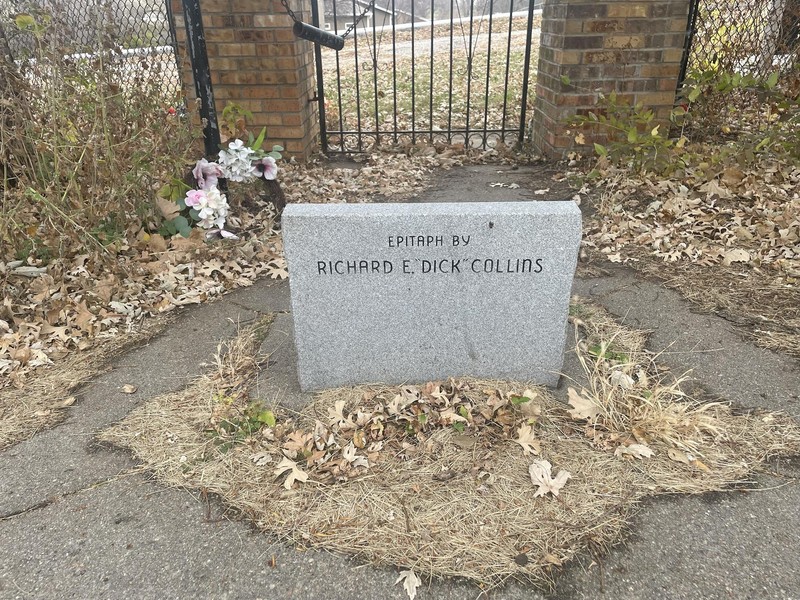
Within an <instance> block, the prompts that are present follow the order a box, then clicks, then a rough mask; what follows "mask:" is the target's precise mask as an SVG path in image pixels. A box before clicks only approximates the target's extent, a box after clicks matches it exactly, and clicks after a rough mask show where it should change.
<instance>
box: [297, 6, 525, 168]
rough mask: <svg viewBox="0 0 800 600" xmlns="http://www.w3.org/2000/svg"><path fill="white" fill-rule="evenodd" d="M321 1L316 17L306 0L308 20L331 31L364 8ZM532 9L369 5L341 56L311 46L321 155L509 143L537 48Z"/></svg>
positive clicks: (520, 122)
mask: <svg viewBox="0 0 800 600" xmlns="http://www.w3.org/2000/svg"><path fill="white" fill-rule="evenodd" d="M323 2H324V5H323V6H324V10H323V11H320V10H319V8H318V4H317V2H316V0H312V20H313V23H314V25H315V26H316V27H319V28H320V29H324V30H328V31H331V32H333V33H336V34H338V35H341V34H342V33H343V32H344V31H346V30H347V28H348V27H349V26H350V25H351V24H352V23H353V22H354V21H355V20H356V19H357V17H358V15H360V14H361V13H363V12H364V10H365V9H367V8H368V7H369V1H368V0H323ZM323 2H320V4H322V3H323ZM534 9H535V6H534V3H533V0H530V1H529V0H377V2H375V4H374V5H373V6H372V8H371V10H369V11H368V12H367V13H366V15H365V18H363V19H362V20H361V21H359V22H358V24H357V26H356V28H355V30H354V31H353V34H352V35H351V36H350V37H348V38H347V42H346V45H345V48H344V49H343V50H341V51H340V52H335V51H334V50H331V49H328V48H322V49H320V47H319V46H317V47H316V66H317V98H318V101H319V114H320V129H321V138H322V150H323V152H326V153H331V152H367V151H370V150H371V149H373V148H375V147H377V146H382V145H384V146H385V145H397V144H404V143H412V144H413V143H417V142H420V141H424V140H427V141H429V142H431V143H436V142H444V143H448V144H455V143H464V144H468V145H469V146H472V147H476V148H488V147H491V146H493V145H495V144H497V143H498V142H500V143H503V144H506V145H513V144H516V143H517V142H518V141H519V140H521V139H523V137H524V132H525V125H526V112H527V104H528V97H529V93H528V92H529V73H530V65H531V60H532V59H535V54H536V53H537V52H538V50H537V49H538V33H539V32H538V30H536V31H535V30H534V19H535V15H536V11H535V10H534ZM534 35H536V39H534Z"/></svg>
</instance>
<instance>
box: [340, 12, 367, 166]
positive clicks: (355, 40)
mask: <svg viewBox="0 0 800 600" xmlns="http://www.w3.org/2000/svg"><path fill="white" fill-rule="evenodd" d="M335 1H336V0H334V2H335ZM352 5H353V15H352V17H353V23H355V18H356V15H357V14H358V13H357V12H356V0H352ZM352 35H353V57H354V59H355V67H356V130H357V131H358V134H357V139H358V151H359V152H361V151H362V150H363V149H364V147H363V141H362V139H361V78H360V74H359V72H358V27H357V26H354V27H353V33H352ZM342 139H344V137H343V138H342Z"/></svg>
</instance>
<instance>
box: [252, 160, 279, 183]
mask: <svg viewBox="0 0 800 600" xmlns="http://www.w3.org/2000/svg"><path fill="white" fill-rule="evenodd" d="M253 166H254V167H255V169H256V173H258V177H263V178H264V179H268V180H273V179H275V177H276V176H277V175H278V165H277V164H276V163H275V159H274V158H272V157H271V156H265V157H264V158H262V159H261V160H257V161H256V162H254V163H253Z"/></svg>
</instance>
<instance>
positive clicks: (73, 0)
mask: <svg viewBox="0 0 800 600" xmlns="http://www.w3.org/2000/svg"><path fill="white" fill-rule="evenodd" d="M20 15H31V17H32V18H33V19H34V20H35V22H36V23H37V25H39V26H42V27H43V28H44V29H43V31H42V36H41V37H38V38H37V33H36V32H34V31H33V29H32V27H30V26H27V23H28V21H26V20H20V19H19V17H20ZM0 25H2V34H3V36H4V39H5V42H6V43H7V50H8V51H9V52H10V54H11V58H12V59H14V60H15V61H17V63H18V64H20V65H21V66H22V65H24V63H25V62H26V61H30V60H34V59H35V58H36V55H37V52H39V49H37V45H38V44H42V43H46V44H47V46H48V50H49V51H50V52H51V54H52V51H53V50H56V49H57V51H58V52H60V53H61V55H62V57H63V58H64V59H66V60H71V61H80V60H85V61H90V62H91V61H92V60H94V59H95V58H97V57H98V56H100V55H101V54H102V56H103V57H104V58H106V62H107V63H108V64H109V65H112V66H113V69H114V73H115V76H116V78H117V80H118V81H119V83H120V84H123V85H129V86H130V85H135V84H141V83H142V82H143V81H146V82H147V84H148V85H150V86H156V87H158V88H160V89H161V91H162V92H163V95H164V97H165V99H169V100H177V98H178V96H179V94H180V93H181V85H180V70H179V68H178V60H177V44H176V41H175V29H174V21H173V19H172V14H171V8H170V3H169V1H168V0H0Z"/></svg>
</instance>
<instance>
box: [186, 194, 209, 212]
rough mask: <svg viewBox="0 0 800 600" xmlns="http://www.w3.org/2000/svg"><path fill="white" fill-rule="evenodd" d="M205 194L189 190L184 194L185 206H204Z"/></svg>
mask: <svg viewBox="0 0 800 600" xmlns="http://www.w3.org/2000/svg"><path fill="white" fill-rule="evenodd" d="M205 201H206V192H205V190H189V191H188V192H186V206H189V207H191V208H195V207H197V206H201V205H203V204H205Z"/></svg>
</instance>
